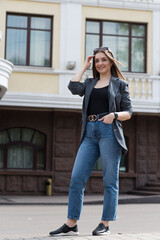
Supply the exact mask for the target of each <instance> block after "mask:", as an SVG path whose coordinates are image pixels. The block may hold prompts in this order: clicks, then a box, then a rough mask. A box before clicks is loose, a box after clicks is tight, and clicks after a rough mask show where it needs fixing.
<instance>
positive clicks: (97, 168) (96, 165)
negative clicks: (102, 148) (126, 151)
mask: <svg viewBox="0 0 160 240" xmlns="http://www.w3.org/2000/svg"><path fill="white" fill-rule="evenodd" d="M93 170H96V171H102V163H101V158H100V157H99V158H98V160H97V162H96V163H95V166H94V169H93Z"/></svg>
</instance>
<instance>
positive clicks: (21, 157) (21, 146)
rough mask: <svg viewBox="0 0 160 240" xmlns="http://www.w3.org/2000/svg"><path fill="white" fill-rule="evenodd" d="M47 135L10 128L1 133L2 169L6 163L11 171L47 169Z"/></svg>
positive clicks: (0, 162) (0, 155)
mask: <svg viewBox="0 0 160 240" xmlns="http://www.w3.org/2000/svg"><path fill="white" fill-rule="evenodd" d="M45 147H46V140H45V135H44V134H43V133H41V132H38V131H36V130H34V129H30V128H10V129H8V130H3V131H1V132H0V168H4V162H5V163H6V165H7V168H10V169H25V168H26V169H34V170H36V169H39V170H42V169H43V170H44V167H45Z"/></svg>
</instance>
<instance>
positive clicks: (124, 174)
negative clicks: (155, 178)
mask: <svg viewBox="0 0 160 240" xmlns="http://www.w3.org/2000/svg"><path fill="white" fill-rule="evenodd" d="M102 176H103V174H102V172H101V171H93V172H92V174H91V177H102ZM119 177H120V178H136V177H137V174H136V173H129V172H120V173H119Z"/></svg>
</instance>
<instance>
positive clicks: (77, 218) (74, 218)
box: [67, 216, 80, 220]
mask: <svg viewBox="0 0 160 240" xmlns="http://www.w3.org/2000/svg"><path fill="white" fill-rule="evenodd" d="M67 218H68V219H73V220H79V219H80V218H79V217H71V216H68V217H67Z"/></svg>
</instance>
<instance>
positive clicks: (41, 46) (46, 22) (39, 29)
mask: <svg viewBox="0 0 160 240" xmlns="http://www.w3.org/2000/svg"><path fill="white" fill-rule="evenodd" d="M51 22H52V18H51V17H36V16H30V15H28V16H17V15H13V14H12V15H10V14H8V16H7V29H6V32H7V34H6V56H5V57H6V59H7V60H9V61H11V62H12V63H13V64H14V65H22V66H42V67H51V54H52V53H51V52H52V51H51V34H52V29H51V28H52V24H51Z"/></svg>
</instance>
